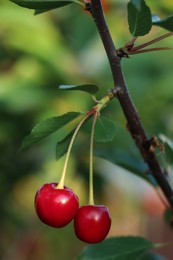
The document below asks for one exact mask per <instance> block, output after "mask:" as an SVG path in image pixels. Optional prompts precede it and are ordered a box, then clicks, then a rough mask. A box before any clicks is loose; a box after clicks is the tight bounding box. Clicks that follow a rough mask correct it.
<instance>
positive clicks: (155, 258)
mask: <svg viewBox="0 0 173 260" xmlns="http://www.w3.org/2000/svg"><path fill="white" fill-rule="evenodd" d="M138 260H168V259H166V258H165V257H163V256H161V255H158V254H155V253H150V252H147V253H146V254H144V255H142V257H140V258H139V259H138Z"/></svg>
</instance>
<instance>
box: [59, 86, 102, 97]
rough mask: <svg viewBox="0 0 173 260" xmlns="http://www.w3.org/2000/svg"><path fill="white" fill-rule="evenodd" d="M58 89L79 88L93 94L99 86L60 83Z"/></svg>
mask: <svg viewBox="0 0 173 260" xmlns="http://www.w3.org/2000/svg"><path fill="white" fill-rule="evenodd" d="M59 89H60V90H80V91H84V92H88V93H90V94H92V95H93V94H95V93H96V92H97V91H98V90H99V88H98V87H97V86H96V85H93V84H83V85H78V86H74V85H60V86H59Z"/></svg>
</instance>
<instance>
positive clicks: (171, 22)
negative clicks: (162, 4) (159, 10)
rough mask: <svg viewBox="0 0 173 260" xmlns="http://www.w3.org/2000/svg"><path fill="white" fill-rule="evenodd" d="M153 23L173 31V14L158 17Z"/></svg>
mask: <svg viewBox="0 0 173 260" xmlns="http://www.w3.org/2000/svg"><path fill="white" fill-rule="evenodd" d="M152 24H153V25H157V26H160V27H162V28H164V29H166V30H168V31H173V15H170V16H168V17H166V18H165V19H162V20H161V19H160V18H159V17H158V19H157V20H153V22H152Z"/></svg>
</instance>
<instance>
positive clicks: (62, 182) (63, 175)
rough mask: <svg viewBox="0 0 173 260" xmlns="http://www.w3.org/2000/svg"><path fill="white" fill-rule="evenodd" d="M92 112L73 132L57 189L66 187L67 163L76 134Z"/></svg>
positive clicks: (88, 114)
mask: <svg viewBox="0 0 173 260" xmlns="http://www.w3.org/2000/svg"><path fill="white" fill-rule="evenodd" d="M91 114H92V113H87V114H86V116H85V117H84V118H83V119H82V120H81V121H80V123H79V124H78V126H77V127H76V129H75V132H74V134H73V136H72V138H71V141H70V144H69V147H68V150H67V155H66V158H65V163H64V168H63V171H62V175H61V179H60V181H59V183H58V184H57V186H56V188H57V189H63V188H64V182H65V176H66V171H67V164H68V161H69V157H70V153H71V149H72V146H73V143H74V140H75V138H76V136H77V134H78V132H79V129H80V128H81V126H82V125H83V123H84V122H85V120H86V119H87V118H88V117H89V116H90V115H91Z"/></svg>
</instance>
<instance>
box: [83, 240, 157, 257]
mask: <svg viewBox="0 0 173 260" xmlns="http://www.w3.org/2000/svg"><path fill="white" fill-rule="evenodd" d="M154 247H155V245H154V244H153V243H152V242H150V241H148V240H146V239H144V238H142V237H134V236H127V237H115V238H109V239H106V240H104V241H103V242H101V243H99V244H95V245H89V246H87V247H85V248H84V251H83V252H82V253H81V255H80V256H79V258H78V259H80V260H129V259H133V260H137V259H139V257H140V256H141V254H143V253H144V252H147V251H148V250H150V249H152V248H154Z"/></svg>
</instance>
